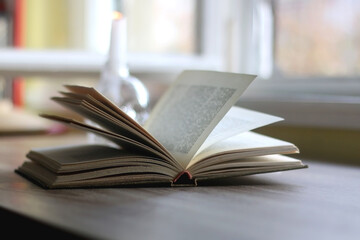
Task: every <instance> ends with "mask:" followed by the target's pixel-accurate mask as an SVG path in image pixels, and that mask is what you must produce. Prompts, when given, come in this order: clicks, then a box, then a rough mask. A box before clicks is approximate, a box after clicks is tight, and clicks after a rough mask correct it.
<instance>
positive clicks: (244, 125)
mask: <svg viewBox="0 0 360 240" xmlns="http://www.w3.org/2000/svg"><path fill="white" fill-rule="evenodd" d="M281 120H284V119H283V118H280V117H276V116H272V115H269V114H265V113H261V112H256V111H252V110H248V109H245V108H241V107H236V106H234V107H232V108H231V109H230V110H229V112H228V113H227V114H226V115H225V116H224V118H223V119H221V121H220V122H219V123H218V125H216V127H215V128H214V130H213V131H212V132H211V133H210V135H209V137H208V138H207V139H206V140H205V142H204V144H203V145H201V148H200V149H199V150H198V152H201V151H202V150H203V149H205V148H207V147H209V146H210V145H212V144H214V143H216V142H218V141H221V140H223V139H226V138H228V137H232V136H235V135H237V134H240V133H243V132H247V131H251V130H253V129H256V128H259V127H263V126H265V125H268V124H271V123H275V122H278V121H281Z"/></svg>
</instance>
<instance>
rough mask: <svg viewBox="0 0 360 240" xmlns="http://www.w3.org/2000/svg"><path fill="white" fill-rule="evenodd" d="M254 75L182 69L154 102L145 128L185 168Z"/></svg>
mask: <svg viewBox="0 0 360 240" xmlns="http://www.w3.org/2000/svg"><path fill="white" fill-rule="evenodd" d="M255 77H256V76H254V75H245V74H235V73H223V72H215V71H184V72H183V73H182V74H181V75H180V76H179V77H178V79H177V81H176V82H175V83H174V84H172V86H171V88H170V89H169V90H168V91H167V92H166V94H165V95H164V96H163V97H162V98H161V99H160V101H159V102H158V103H157V105H156V106H155V108H154V110H153V111H152V113H151V114H150V117H149V119H148V121H147V122H146V124H145V129H146V130H148V131H149V132H150V133H151V134H152V135H153V136H154V137H155V138H156V139H157V140H158V141H159V142H160V143H161V144H162V145H164V146H165V148H166V149H167V150H168V151H169V152H170V153H171V154H172V155H173V156H174V157H175V159H176V160H177V161H178V162H179V163H180V164H181V165H182V166H183V167H184V168H185V167H186V166H187V165H188V163H189V162H190V160H191V159H192V157H193V156H194V154H195V153H196V152H197V150H198V149H199V148H200V146H201V145H202V144H203V142H204V141H205V139H206V138H207V137H208V135H209V134H210V132H211V131H212V130H213V129H214V127H215V126H216V125H217V124H218V122H219V121H220V120H221V119H222V118H223V117H224V115H225V114H226V113H227V112H228V111H229V109H230V108H231V107H232V106H233V105H234V104H235V102H236V101H237V100H238V99H239V97H240V95H241V94H242V93H243V92H244V91H245V89H246V88H247V87H248V86H249V84H250V83H251V82H252V81H253V80H254V79H255Z"/></svg>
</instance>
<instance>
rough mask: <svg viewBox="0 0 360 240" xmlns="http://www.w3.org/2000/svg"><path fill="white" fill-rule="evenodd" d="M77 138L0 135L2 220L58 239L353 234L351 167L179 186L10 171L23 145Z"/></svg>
mask: <svg viewBox="0 0 360 240" xmlns="http://www.w3.org/2000/svg"><path fill="white" fill-rule="evenodd" d="M84 141H85V137H84V135H80V134H65V135H61V136H44V135H40V136H26V137H19V136H18V137H3V138H0V154H1V158H0V159H1V160H0V214H1V219H2V222H4V223H6V222H7V223H8V224H7V225H12V227H15V229H16V227H17V228H18V229H19V231H21V229H23V227H24V226H25V225H26V226H33V227H34V228H38V230H39V232H37V234H38V236H41V234H44V233H45V232H47V231H44V229H47V230H49V231H48V232H50V234H57V235H56V236H65V237H64V239H65V238H66V239H70V238H85V239H181V240H184V239H359V237H360V171H359V170H360V169H359V168H355V167H347V166H340V165H330V164H329V165H327V164H323V163H317V162H316V161H307V160H303V162H304V163H305V164H308V165H309V168H308V169H303V170H295V171H289V172H282V173H271V174H263V175H256V176H248V177H242V178H236V179H227V180H222V181H219V180H217V181H208V182H202V183H200V185H201V186H199V187H183V188H181V187H178V188H166V187H143V188H97V189H62V190H44V189H42V188H40V187H38V186H37V185H35V184H33V183H32V182H30V181H28V180H26V179H24V178H23V177H21V176H19V175H17V174H16V173H14V169H15V168H16V167H17V166H19V165H20V164H21V163H22V162H23V161H24V159H25V154H26V153H27V151H29V149H30V148H33V147H39V146H54V145H59V144H71V143H81V142H84ZM2 224H3V223H2ZM5 226H6V225H5ZM13 229H14V228H13ZM50 230H51V231H50ZM12 231H16V230H12ZM61 234H63V235H61Z"/></svg>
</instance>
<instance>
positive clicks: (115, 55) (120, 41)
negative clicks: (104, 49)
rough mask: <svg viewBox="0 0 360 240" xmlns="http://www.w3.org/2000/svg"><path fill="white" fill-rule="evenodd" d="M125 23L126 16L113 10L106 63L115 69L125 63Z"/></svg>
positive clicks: (124, 65) (123, 65)
mask: <svg viewBox="0 0 360 240" xmlns="http://www.w3.org/2000/svg"><path fill="white" fill-rule="evenodd" d="M126 25H127V23H126V18H125V17H124V15H123V14H121V13H119V12H114V17H113V21H112V25H111V39H110V48H109V59H108V61H109V62H108V64H109V67H110V69H112V70H116V69H119V67H126V65H127V58H126V55H127V33H126V31H127V26H126Z"/></svg>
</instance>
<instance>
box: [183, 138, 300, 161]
mask: <svg viewBox="0 0 360 240" xmlns="http://www.w3.org/2000/svg"><path fill="white" fill-rule="evenodd" d="M276 148H278V149H281V148H282V149H285V150H286V151H291V152H294V153H295V152H297V151H298V149H297V147H296V146H294V144H292V143H289V142H286V141H282V140H279V139H276V138H272V137H268V136H264V135H261V134H258V133H254V132H245V133H240V134H238V135H235V136H233V137H230V138H227V139H224V140H221V141H219V142H216V143H214V144H212V145H211V146H209V147H208V148H205V149H204V150H203V151H201V152H200V153H198V154H197V155H196V156H195V157H194V159H193V160H192V161H191V162H190V164H189V166H188V168H190V167H191V166H194V167H195V164H196V163H198V162H200V161H202V160H204V159H206V158H210V157H212V156H215V155H222V154H224V153H241V152H244V153H245V152H247V153H250V152H253V151H257V150H259V151H260V150H261V151H262V155H267V154H274V153H269V151H268V150H269V149H276ZM204 162H209V161H204Z"/></svg>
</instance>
